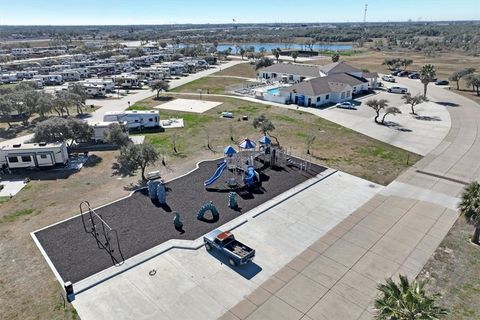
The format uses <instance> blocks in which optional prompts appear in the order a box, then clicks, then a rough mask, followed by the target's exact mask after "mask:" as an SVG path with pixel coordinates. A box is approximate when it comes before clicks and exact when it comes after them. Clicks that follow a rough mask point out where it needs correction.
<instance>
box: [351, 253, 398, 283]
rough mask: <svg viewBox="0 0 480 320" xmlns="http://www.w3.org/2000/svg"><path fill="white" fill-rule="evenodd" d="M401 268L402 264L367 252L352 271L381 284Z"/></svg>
mask: <svg viewBox="0 0 480 320" xmlns="http://www.w3.org/2000/svg"><path fill="white" fill-rule="evenodd" d="M398 267H400V264H398V263H396V262H394V261H391V260H388V259H386V258H384V257H382V256H380V255H378V254H376V253H373V252H367V253H366V254H365V255H364V256H363V257H362V258H361V259H360V260H359V261H358V262H357V264H355V265H354V266H353V267H352V270H354V271H356V272H358V273H360V274H362V275H363V276H365V277H368V278H370V279H372V280H373V281H376V282H380V281H383V280H384V279H385V278H389V277H391V276H392V274H393V273H394V272H395V271H396V270H397V269H398Z"/></svg>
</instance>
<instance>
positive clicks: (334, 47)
mask: <svg viewBox="0 0 480 320" xmlns="http://www.w3.org/2000/svg"><path fill="white" fill-rule="evenodd" d="M239 45H240V46H241V47H242V48H248V47H254V48H255V52H259V51H260V48H262V47H263V48H265V49H266V50H267V52H270V51H272V49H276V48H280V49H282V50H284V49H294V50H310V48H307V47H306V46H304V45H301V44H298V43H241V44H239ZM228 48H232V50H233V51H232V52H233V53H235V52H236V50H235V45H234V44H219V45H218V47H217V49H218V51H225V50H227V49H228ZM352 48H353V47H352V46H351V45H349V44H316V45H314V46H313V50H314V51H318V50H333V51H345V50H350V49H352Z"/></svg>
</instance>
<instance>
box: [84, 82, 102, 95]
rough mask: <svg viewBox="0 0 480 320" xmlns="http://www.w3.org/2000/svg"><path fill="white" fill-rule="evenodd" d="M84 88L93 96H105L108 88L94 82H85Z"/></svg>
mask: <svg viewBox="0 0 480 320" xmlns="http://www.w3.org/2000/svg"><path fill="white" fill-rule="evenodd" d="M82 87H83V90H84V91H85V93H86V94H87V95H89V96H91V97H96V98H98V97H105V95H106V93H107V90H105V88H104V87H103V86H102V85H98V84H93V83H83V84H82Z"/></svg>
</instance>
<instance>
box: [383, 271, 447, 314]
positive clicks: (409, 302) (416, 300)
mask: <svg viewBox="0 0 480 320" xmlns="http://www.w3.org/2000/svg"><path fill="white" fill-rule="evenodd" d="M399 278H400V282H399V283H398V284H397V283H395V282H394V281H393V280H392V279H391V278H389V279H387V280H386V283H385V284H379V285H378V286H377V289H378V290H379V291H380V292H381V295H380V297H379V298H377V299H375V303H374V305H375V309H377V315H376V319H378V320H416V319H432V320H434V319H440V318H442V317H443V316H445V315H447V314H448V310H447V309H445V308H442V307H440V306H438V305H437V300H438V298H439V297H440V295H439V294H433V295H428V294H427V292H426V290H425V284H426V282H425V281H413V282H409V280H408V278H407V277H406V276H403V275H400V276H399Z"/></svg>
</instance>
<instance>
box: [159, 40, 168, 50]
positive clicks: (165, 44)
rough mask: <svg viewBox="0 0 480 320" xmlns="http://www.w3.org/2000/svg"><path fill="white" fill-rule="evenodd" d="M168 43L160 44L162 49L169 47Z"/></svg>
mask: <svg viewBox="0 0 480 320" xmlns="http://www.w3.org/2000/svg"><path fill="white" fill-rule="evenodd" d="M167 45H168V44H167V43H166V42H165V41H162V42H160V48H162V49H165V48H166V47H167Z"/></svg>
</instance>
